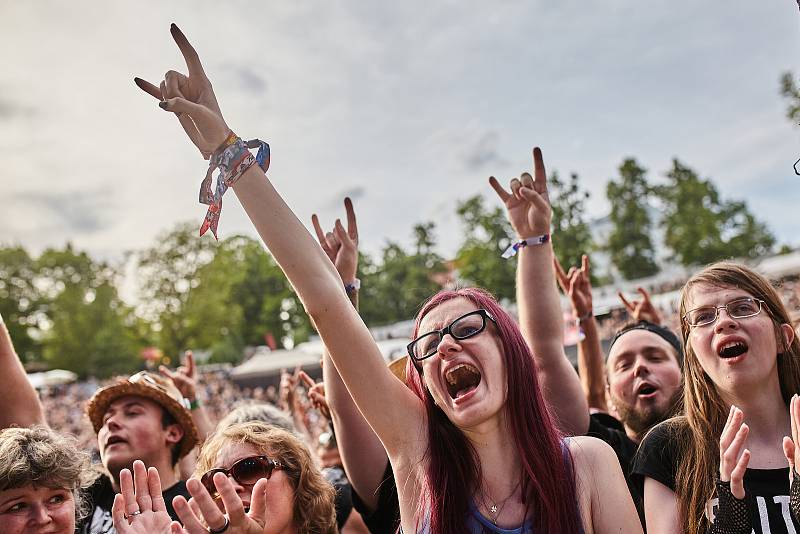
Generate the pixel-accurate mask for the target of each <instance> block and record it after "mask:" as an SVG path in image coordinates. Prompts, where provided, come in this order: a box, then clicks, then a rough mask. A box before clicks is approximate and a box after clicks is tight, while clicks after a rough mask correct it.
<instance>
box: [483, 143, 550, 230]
mask: <svg viewBox="0 0 800 534" xmlns="http://www.w3.org/2000/svg"><path fill="white" fill-rule="evenodd" d="M533 168H534V175H535V177H534V176H531V175H530V173H527V172H524V173H522V175H521V176H520V177H519V178H514V179H513V180H511V184H510V187H511V192H510V193H509V192H508V191H506V190H505V188H503V186H502V185H500V182H498V181H497V179H496V178H495V177H494V176H492V177H491V178H489V184H491V186H492V188H493V189H494V190H495V192H497V196H499V197H500V200H502V201H503V204H505V206H506V212H507V216H508V220H509V222H510V223H511V226H512V228H514V232H516V233H517V237H519V238H520V239H527V238H529V237H534V236H538V235H544V234H549V233H550V220H551V218H552V210H551V209H550V198H549V197H548V194H547V174H546V172H545V169H544V160H542V151H541V149H540V148H539V147H536V148H534V149H533Z"/></svg>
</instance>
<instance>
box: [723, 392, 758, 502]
mask: <svg viewBox="0 0 800 534" xmlns="http://www.w3.org/2000/svg"><path fill="white" fill-rule="evenodd" d="M749 431H750V428H749V427H748V426H747V425H746V424H745V423H744V413H743V412H742V411H741V410H740V409H739V408H737V407H736V406H731V409H730V411H729V412H728V420H727V422H726V423H725V427H724V428H723V429H722V434H720V437H719V479H720V480H721V481H722V482H729V483H730V487H731V493H732V494H733V496H734V497H736V498H737V499H739V500H742V499H744V472H745V470H746V469H747V464H748V462H749V461H750V451H749V450H748V449H745V448H744V442H745V440H746V439H747V434H748V432H749Z"/></svg>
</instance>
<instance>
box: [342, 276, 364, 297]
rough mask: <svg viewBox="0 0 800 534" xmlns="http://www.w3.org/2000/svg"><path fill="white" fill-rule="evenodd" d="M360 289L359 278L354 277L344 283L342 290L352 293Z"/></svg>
mask: <svg viewBox="0 0 800 534" xmlns="http://www.w3.org/2000/svg"><path fill="white" fill-rule="evenodd" d="M359 289H361V280H359V279H358V278H354V279H353V281H352V282H350V283H347V284H345V285H344V290H345V292H346V293H347V294H348V295H352V294H353V293H355V292H357V291H358V290H359Z"/></svg>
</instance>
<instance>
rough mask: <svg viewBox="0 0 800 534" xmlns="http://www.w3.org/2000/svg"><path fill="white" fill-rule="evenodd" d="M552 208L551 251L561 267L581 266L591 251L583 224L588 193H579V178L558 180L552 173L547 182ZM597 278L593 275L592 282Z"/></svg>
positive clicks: (592, 244) (588, 233) (573, 175)
mask: <svg viewBox="0 0 800 534" xmlns="http://www.w3.org/2000/svg"><path fill="white" fill-rule="evenodd" d="M547 182H548V186H549V189H550V202H551V206H552V209H553V221H552V227H553V248H554V251H555V254H556V257H557V258H558V261H559V262H561V265H563V266H564V268H565V269H568V266H570V265H580V264H581V256H582V255H583V254H587V255H590V252H591V251H592V249H593V248H594V242H593V241H592V233H591V231H590V230H589V225H588V224H587V223H586V219H585V218H584V214H585V213H586V201H587V200H589V192H588V191H586V190H581V188H580V183H579V182H580V179H579V178H578V175H577V174H575V173H572V174H571V175H570V177H569V181H564V180H561V179H560V178H559V176H558V173H556V172H553V173H552V175H551V176H550V178H549V179H548V180H547ZM596 281H597V279H596V278H595V277H594V273H592V282H593V283H594V282H596Z"/></svg>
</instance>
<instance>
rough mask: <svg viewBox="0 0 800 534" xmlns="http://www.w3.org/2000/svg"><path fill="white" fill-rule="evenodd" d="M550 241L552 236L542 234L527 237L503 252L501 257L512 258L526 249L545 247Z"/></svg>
mask: <svg viewBox="0 0 800 534" xmlns="http://www.w3.org/2000/svg"><path fill="white" fill-rule="evenodd" d="M549 241H550V234H542V235H537V236H533V237H526V238H525V239H522V240H520V241H517V242H516V243H512V244H511V245H509V246H508V248H507V249H505V250H504V251H503V253H502V254H501V255H500V256H501V257H502V258H504V259H508V258H512V257H514V256H516V255H517V252H518V251H519V249H521V248H524V247H530V246H536V245H544V244H545V243H548V242H549Z"/></svg>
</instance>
